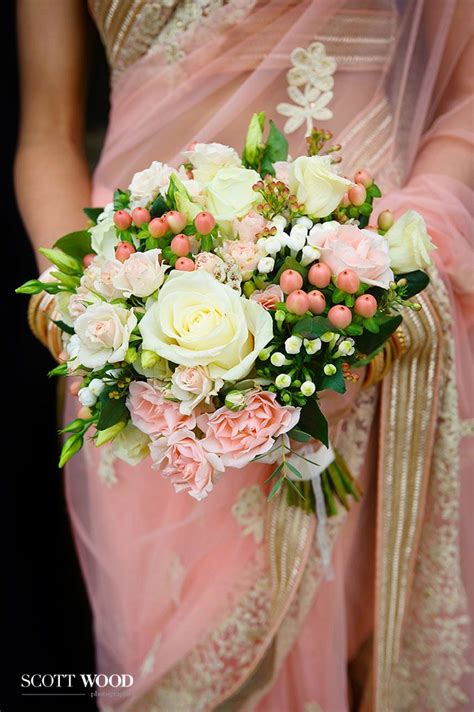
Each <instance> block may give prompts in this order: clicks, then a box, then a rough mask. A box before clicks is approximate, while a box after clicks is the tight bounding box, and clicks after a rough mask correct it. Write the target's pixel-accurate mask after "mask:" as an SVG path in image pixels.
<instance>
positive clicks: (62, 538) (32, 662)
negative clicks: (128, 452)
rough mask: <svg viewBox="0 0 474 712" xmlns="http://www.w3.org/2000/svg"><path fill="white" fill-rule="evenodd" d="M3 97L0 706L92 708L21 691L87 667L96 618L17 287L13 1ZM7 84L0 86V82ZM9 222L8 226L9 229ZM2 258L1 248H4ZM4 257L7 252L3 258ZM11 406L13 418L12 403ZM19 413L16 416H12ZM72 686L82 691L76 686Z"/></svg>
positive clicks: (93, 153) (99, 76) (101, 77)
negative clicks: (26, 681)
mask: <svg viewBox="0 0 474 712" xmlns="http://www.w3.org/2000/svg"><path fill="white" fill-rule="evenodd" d="M1 9H2V13H3V17H2V23H1V26H2V29H3V32H2V40H3V42H2V55H3V56H2V59H3V63H2V64H3V92H2V94H3V97H2V98H3V100H2V108H1V114H2V116H1V119H2V125H3V129H2V136H1V143H0V145H1V151H2V156H1V176H0V180H1V188H0V196H1V198H0V211H1V212H0V214H1V216H2V222H3V225H2V227H3V229H2V231H1V237H2V239H3V246H4V250H5V248H6V260H5V264H6V269H4V270H3V273H2V279H3V280H5V279H6V282H7V284H6V285H3V286H4V287H5V289H4V290H3V297H4V298H5V297H6V305H5V301H3V303H2V307H3V309H2V313H3V316H4V317H6V318H4V320H3V328H2V332H3V334H5V335H6V338H5V336H4V340H3V343H4V345H5V346H6V353H5V350H2V359H1V364H2V386H3V388H2V390H3V399H2V402H3V409H2V410H3V414H4V416H5V423H4V429H3V438H2V443H3V444H4V445H6V448H2V455H3V458H2V459H3V468H2V470H3V472H2V477H1V481H2V484H3V486H4V493H3V505H4V506H3V510H4V516H3V518H2V520H3V525H4V527H5V531H4V533H3V542H4V546H3V555H2V558H3V566H2V583H3V586H2V588H3V587H4V589H5V590H7V600H6V602H5V603H4V606H3V611H4V614H5V620H4V625H3V626H2V631H7V632H6V634H5V635H2V639H3V640H2V649H3V656H2V657H3V658H4V663H3V664H4V665H5V664H7V668H8V669H6V668H5V667H3V669H2V670H1V679H2V684H1V687H0V709H1V710H2V712H16V711H17V710H34V711H37V710H48V712H49V710H53V711H54V710H62V711H63V712H67V711H68V710H70V709H71V710H95V709H96V706H95V703H94V702H93V700H91V699H88V698H87V697H83V696H81V697H80V696H78V697H68V698H66V697H59V696H56V695H55V696H51V697H43V698H39V697H24V696H21V691H22V690H21V687H20V682H21V675H22V674H24V673H27V674H33V673H48V674H49V673H51V674H54V673H76V674H79V673H93V672H94V670H95V662H94V650H93V639H92V621H91V614H90V610H89V606H88V602H87V596H86V592H85V589H84V584H83V581H82V576H81V573H80V569H79V565H78V561H77V557H76V552H75V549H74V543H73V540H72V536H71V531H70V527H69V521H68V516H67V511H66V506H65V500H64V494H63V478H62V473H61V472H60V471H59V470H58V469H57V455H58V438H57V419H58V415H57V408H56V401H57V380H56V379H48V377H47V375H46V374H47V372H48V370H50V369H51V368H52V367H53V366H54V363H53V361H52V358H51V357H50V355H49V354H48V352H47V351H46V349H45V348H44V347H43V346H41V345H40V344H39V342H37V341H36V340H35V339H34V337H33V336H32V335H31V333H30V331H29V329H28V325H27V322H26V307H27V302H28V298H27V297H25V296H22V295H15V294H14V293H13V290H14V288H15V287H16V286H18V285H19V284H21V283H23V282H24V281H26V280H27V279H31V278H32V277H35V276H36V274H37V269H36V265H35V261H34V258H33V254H32V251H31V248H30V245H29V242H28V238H27V235H26V233H25V230H24V228H23V225H22V222H21V218H20V215H19V213H18V209H17V206H16V202H15V195H14V189H13V181H12V164H13V159H14V153H15V145H16V137H17V129H18V115H19V106H18V84H17V83H18V74H17V61H16V46H15V17H14V12H15V8H14V2H11V3H9V2H5V3H2V8H1ZM90 56H91V63H90V64H91V67H93V69H94V71H93V72H92V71H89V79H88V87H89V101H88V141H87V144H88V149H89V155H90V160H91V165H93V163H94V161H95V160H96V158H97V153H98V150H99V148H100V144H101V139H102V137H103V132H104V126H105V122H106V117H107V111H108V106H107V95H108V90H107V85H108V77H107V67H106V62H105V59H104V56H103V52H102V48H101V45H100V41H99V38H98V36H97V34H96V33H95V30H94V28H93V27H92V24H91V27H90ZM5 81H6V86H5ZM5 222H6V225H5ZM3 255H5V251H4V252H3ZM4 259H5V256H4ZM12 407H13V409H14V412H13V414H12V413H11V409H12ZM15 411H16V412H15ZM76 691H77V692H84V688H83V687H82V685H81V687H78V688H77V690H76ZM53 692H54V690H53Z"/></svg>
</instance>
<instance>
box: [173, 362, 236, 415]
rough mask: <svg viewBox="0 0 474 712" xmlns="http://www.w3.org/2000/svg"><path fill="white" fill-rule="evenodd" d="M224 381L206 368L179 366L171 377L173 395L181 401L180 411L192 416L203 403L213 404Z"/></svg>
mask: <svg viewBox="0 0 474 712" xmlns="http://www.w3.org/2000/svg"><path fill="white" fill-rule="evenodd" d="M223 384H224V381H223V380H222V379H221V378H218V379H216V381H214V379H212V378H211V376H210V375H209V369H208V368H207V367H206V366H177V367H176V369H175V371H174V373H173V375H172V376H171V388H170V391H171V394H172V395H173V396H174V397H175V398H177V400H179V401H181V402H180V405H179V409H180V411H181V413H183V414H184V415H190V414H191V413H192V411H193V410H194V408H196V406H197V405H199V403H201V402H202V401H204V402H206V403H210V402H211V398H212V396H215V395H217V394H218V392H219V390H220V389H221V388H222V386H223Z"/></svg>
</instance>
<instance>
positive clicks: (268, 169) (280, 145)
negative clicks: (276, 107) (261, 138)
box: [260, 120, 288, 178]
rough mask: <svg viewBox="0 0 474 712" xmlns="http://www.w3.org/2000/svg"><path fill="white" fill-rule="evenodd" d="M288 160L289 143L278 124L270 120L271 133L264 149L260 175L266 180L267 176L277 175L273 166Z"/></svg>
mask: <svg viewBox="0 0 474 712" xmlns="http://www.w3.org/2000/svg"><path fill="white" fill-rule="evenodd" d="M287 158H288V141H287V140H286V138H285V136H284V135H283V134H282V133H281V131H280V130H279V129H278V128H277V126H276V124H275V123H274V122H273V121H272V120H270V131H269V133H268V138H267V142H266V144H265V148H264V149H263V155H262V161H261V165H260V175H261V176H262V177H263V178H264V177H265V176H266V175H268V174H270V175H272V176H274V175H275V169H274V168H273V164H274V163H276V161H286V159H287Z"/></svg>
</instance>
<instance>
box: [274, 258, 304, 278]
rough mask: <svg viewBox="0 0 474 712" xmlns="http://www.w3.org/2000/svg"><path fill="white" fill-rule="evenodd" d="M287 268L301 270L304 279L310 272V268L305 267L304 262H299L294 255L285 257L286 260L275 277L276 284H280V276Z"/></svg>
mask: <svg viewBox="0 0 474 712" xmlns="http://www.w3.org/2000/svg"><path fill="white" fill-rule="evenodd" d="M286 269H293V270H294V271H295V272H299V274H300V275H301V276H302V277H303V279H305V278H306V275H307V274H308V268H307V267H303V265H302V264H300V263H299V262H298V260H296V259H295V258H294V257H285V260H284V262H283V264H282V266H281V267H280V269H279V270H278V272H277V273H276V275H275V277H274V278H273V282H274V283H275V284H278V283H279V281H280V277H281V274H282V272H284V271H285V270H286Z"/></svg>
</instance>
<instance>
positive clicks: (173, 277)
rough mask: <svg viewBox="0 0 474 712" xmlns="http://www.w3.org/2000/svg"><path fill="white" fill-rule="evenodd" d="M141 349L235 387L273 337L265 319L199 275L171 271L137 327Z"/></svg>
mask: <svg viewBox="0 0 474 712" xmlns="http://www.w3.org/2000/svg"><path fill="white" fill-rule="evenodd" d="M139 328H140V332H141V334H142V337H143V348H145V349H148V350H150V351H154V352H155V353H157V354H158V355H159V356H162V357H163V358H166V359H168V360H169V361H171V362H172V363H176V364H179V365H183V366H199V365H200V366H207V367H208V369H209V375H210V376H211V378H214V379H215V378H219V377H221V378H223V379H224V380H228V381H236V380H239V379H241V378H243V377H244V376H246V375H247V374H248V373H249V371H250V370H251V368H252V366H253V364H254V362H255V360H256V358H257V355H258V353H259V352H260V351H261V350H262V349H263V347H264V346H266V345H267V344H268V342H269V341H270V340H271V338H272V336H273V323H272V318H271V316H270V314H269V313H268V312H267V311H266V310H265V309H264V308H263V307H261V306H260V304H257V302H255V301H253V300H249V299H245V298H244V297H241V296H240V295H239V294H238V293H237V292H236V291H235V290H233V289H232V288H231V287H229V286H228V285H226V284H221V283H220V282H218V281H216V280H215V279H214V278H213V277H211V275H209V274H208V273H207V272H205V271H204V270H198V271H194V272H178V271H173V272H171V274H170V275H169V277H168V279H167V281H166V282H165V284H164V285H163V287H162V288H161V289H160V291H159V293H158V299H157V301H156V302H154V303H153V304H151V305H150V307H149V309H148V310H147V312H146V314H145V316H144V317H143V318H142V320H141V322H140V326H139Z"/></svg>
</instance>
